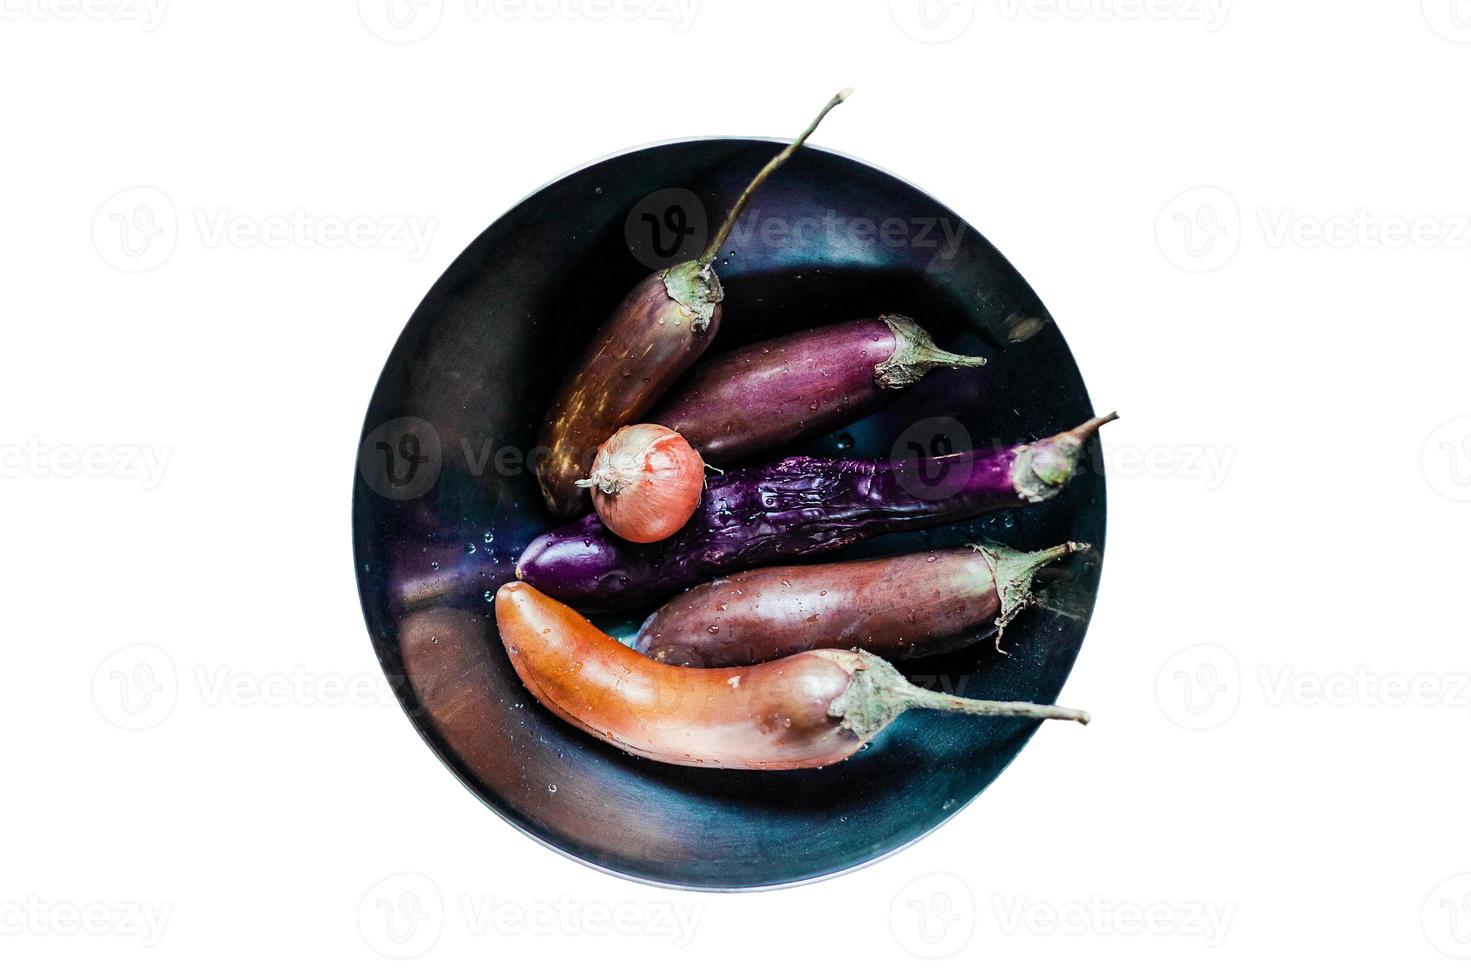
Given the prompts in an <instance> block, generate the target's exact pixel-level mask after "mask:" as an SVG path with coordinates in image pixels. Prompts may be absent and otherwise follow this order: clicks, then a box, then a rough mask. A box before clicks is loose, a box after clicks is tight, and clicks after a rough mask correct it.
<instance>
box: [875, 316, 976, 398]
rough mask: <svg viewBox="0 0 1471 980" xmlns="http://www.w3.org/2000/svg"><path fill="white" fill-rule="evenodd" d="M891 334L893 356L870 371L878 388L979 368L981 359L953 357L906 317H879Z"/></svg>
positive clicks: (907, 383)
mask: <svg viewBox="0 0 1471 980" xmlns="http://www.w3.org/2000/svg"><path fill="white" fill-rule="evenodd" d="M879 319H880V320H882V321H884V324H885V325H886V326H887V327H888V328H889V329H890V330H892V331H893V332H894V353H892V354H890V355H889V359H888V360H886V361H884V363H882V364H880V365H878V366H877V367H875V368H874V369H873V380H874V383H875V384H877V385H878V386H879V387H880V388H890V389H897V388H905V387H908V386H909V385H912V384H914V383H915V382H916V381H918V380H919V379H920V378H923V377H924V376H925V375H926V374H929V373H930V371H932V370H934V369H935V368H938V367H947V368H963V367H982V366H984V365H985V363H986V359H985V358H984V357H972V356H969V355H965V354H952V353H950V352H949V351H947V350H942V349H941V348H940V346H939V345H938V344H936V343H935V338H933V337H931V336H930V334H929V331H927V330H925V329H924V328H923V327H921V326H920V325H919V324H917V323H915V322H914V321H913V320H911V319H910V318H909V317H907V316H903V315H901V314H898V313H885V314H884V315H882V316H880V317H879Z"/></svg>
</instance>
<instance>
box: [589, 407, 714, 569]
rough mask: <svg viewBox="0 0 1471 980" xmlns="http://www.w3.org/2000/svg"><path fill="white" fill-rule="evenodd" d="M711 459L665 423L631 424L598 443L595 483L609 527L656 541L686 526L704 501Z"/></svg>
mask: <svg viewBox="0 0 1471 980" xmlns="http://www.w3.org/2000/svg"><path fill="white" fill-rule="evenodd" d="M704 483H705V464H704V462H703V461H701V459H700V454H699V453H697V452H695V451H694V449H693V448H691V446H690V444H689V442H687V441H686V440H685V438H684V436H682V435H680V434H679V433H678V432H675V431H674V430H672V429H666V428H665V427H664V426H662V425H652V424H649V423H643V424H640V425H630V426H625V427H624V428H622V429H619V430H618V431H617V432H615V433H613V435H612V437H611V438H610V439H609V440H608V441H607V442H605V443H603V444H602V446H600V447H599V448H598V455H597V458H596V459H594V460H593V467H592V473H591V474H589V476H588V478H587V479H586V480H579V481H577V485H578V486H587V487H591V488H592V502H593V508H594V509H595V510H597V512H598V517H599V518H600V519H601V520H602V522H603V526H604V527H606V528H607V529H608V530H610V531H612V532H613V533H614V534H616V535H618V536H619V537H620V538H622V539H623V540H625V541H632V542H634V543H636V544H652V543H653V542H655V541H663V540H664V539H665V538H667V537H669V536H670V535H671V534H673V533H674V532H675V531H678V530H679V529H680V528H682V527H684V525H685V523H686V522H687V521H689V519H690V515H691V514H693V513H694V512H695V508H696V507H698V506H699V505H700V490H701V488H702V487H703V486H704Z"/></svg>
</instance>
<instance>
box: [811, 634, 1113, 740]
mask: <svg viewBox="0 0 1471 980" xmlns="http://www.w3.org/2000/svg"><path fill="white" fill-rule="evenodd" d="M810 652H811V653H812V654H814V655H816V656H819V657H822V658H823V659H824V660H829V661H831V662H833V663H835V664H837V665H838V666H840V667H842V668H843V669H844V670H846V671H847V672H848V675H849V677H851V678H852V680H851V682H850V683H849V684H848V688H847V690H845V691H844V692H843V693H842V694H840V695H838V697H836V698H834V699H833V702H832V704H830V705H828V709H827V713H828V716H829V717H831V718H837V719H840V720H841V721H842V724H843V727H845V728H846V729H848V731H850V732H852V733H853V735H854V737H856V738H857V739H858V740H859V741H860V742H862V743H863V744H865V745H866V744H868V743H869V742H871V741H873V740H874V738H875V737H877V735H878V734H879V732H881V731H883V730H884V729H885V728H887V727H888V726H889V724H890V723H891V722H892V721H893V720H894V719H895V718H898V717H899V716H900V715H902V714H903V713H904V712H906V711H908V710H909V709H910V708H928V709H930V710H933V711H948V712H952V713H959V714H967V715H986V716H990V717H1000V718H1035V719H1042V720H1046V719H1055V720H1059V721H1076V722H1078V723H1079V724H1082V725H1086V724H1088V722H1089V721H1090V720H1091V719H1090V718H1089V716H1088V712H1086V711H1080V710H1078V709H1076V708H1059V707H1058V706H1057V705H1055V704H1033V703H1031V702H1029V701H980V700H976V699H973V698H962V697H956V696H955V695H952V694H940V693H938V692H935V691H927V690H925V689H924V688H922V687H916V686H915V685H914V684H911V683H910V682H909V681H908V680H907V679H905V677H904V675H903V674H901V673H899V671H898V670H897V669H895V667H894V665H893V664H891V663H889V662H888V661H887V660H884V659H883V658H881V657H876V656H874V655H873V654H871V653H868V652H867V651H864V650H813V651H810Z"/></svg>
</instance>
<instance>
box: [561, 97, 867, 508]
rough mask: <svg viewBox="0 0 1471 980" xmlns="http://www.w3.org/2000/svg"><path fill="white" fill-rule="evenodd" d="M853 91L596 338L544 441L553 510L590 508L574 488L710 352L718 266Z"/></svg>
mask: <svg viewBox="0 0 1471 980" xmlns="http://www.w3.org/2000/svg"><path fill="white" fill-rule="evenodd" d="M851 91H852V90H851V89H844V90H843V91H842V92H839V93H838V94H837V95H835V96H834V97H833V98H832V100H831V101H829V102H828V104H827V105H826V106H824V107H823V110H822V112H820V113H818V115H817V118H816V119H814V120H813V121H812V123H811V125H809V126H808V127H807V129H806V131H804V132H803V133H802V135H800V136H798V137H797V139H796V140H795V141H793V142H792V143H791V144H790V145H789V146H787V147H786V148H785V149H783V150H782V151H781V152H780V153H778V154H777V155H776V156H775V157H773V158H772V159H771V161H770V162H769V163H767V164H766V166H764V167H762V168H761V170H760V172H759V173H757V174H756V176H755V177H754V178H752V180H751V183H750V184H749V185H747V187H746V189H745V190H744V191H743V192H742V193H741V196H740V197H739V198H737V199H736V203H735V204H734V205H733V206H732V207H731V209H730V212H729V214H727V215H726V218H725V222H724V224H722V225H721V227H720V230H719V231H718V232H716V234H715V237H714V238H712V239H711V240H710V244H709V245H708V246H707V247H706V249H705V252H704V254H703V255H701V256H700V257H699V258H698V259H695V260H694V261H692V262H681V263H680V264H678V265H676V266H673V267H671V268H668V269H664V270H662V271H660V272H656V273H654V274H653V275H651V276H648V277H647V278H645V279H644V280H643V281H642V282H640V283H639V284H638V285H637V286H635V287H634V288H633V291H632V292H631V293H629V294H628V296H627V298H625V299H624V300H623V302H622V304H620V305H619V307H618V308H617V309H616V310H614V311H613V315H612V316H610V317H609V318H608V319H607V321H606V322H604V324H603V325H602V327H601V328H599V330H598V332H597V333H596V334H595V335H594V336H593V338H592V342H591V343H590V344H588V346H587V349H586V350H585V351H584V353H583V355H582V357H581V359H580V360H579V361H578V362H577V363H576V365H575V366H574V367H573V369H572V371H571V373H570V374H568V375H567V377H566V379H565V380H564V381H563V382H562V386H561V388H560V389H559V390H558V391H557V394H556V397H555V398H553V399H552V404H551V408H550V409H548V410H547V415H546V420H545V421H544V422H543V423H542V428H541V435H540V437H539V439H538V442H539V444H540V446H541V447H542V449H543V451H542V452H541V453H538V454H537V455H538V459H537V463H536V476H537V479H538V480H539V481H540V483H541V492H542V496H543V497H545V498H546V502H547V506H548V507H550V508H551V509H552V511H553V512H554V513H556V514H557V515H559V516H561V517H571V516H572V515H574V514H576V513H578V512H579V511H581V510H583V509H584V508H585V507H586V506H587V503H588V498H587V492H586V490H584V489H583V488H582V487H579V486H578V485H577V481H578V480H580V479H582V478H583V477H585V476H587V471H588V467H589V466H590V465H591V464H592V460H593V455H594V453H596V452H597V448H598V446H600V445H602V444H603V443H604V442H605V441H606V440H607V439H608V437H609V436H611V435H612V434H613V433H614V432H616V431H618V430H619V429H621V428H623V427H624V426H625V425H629V424H631V423H634V422H640V421H643V416H644V415H646V414H647V413H648V411H649V410H650V409H651V408H653V407H654V405H655V403H657V402H658V400H659V399H660V398H661V397H662V396H663V395H664V393H665V392H666V391H668V390H669V386H670V385H672V384H673V383H674V382H675V381H676V380H677V379H678V378H679V376H680V375H681V374H683V373H684V372H685V371H686V370H687V369H688V368H689V367H690V366H691V365H692V364H694V363H695V361H696V359H698V358H699V356H700V355H701V354H703V353H704V352H705V349H706V348H707V347H709V346H710V342H711V341H712V340H714V339H715V332H716V331H717V330H718V329H719V328H720V311H721V305H720V304H721V301H722V300H723V299H724V298H725V293H724V291H723V289H722V287H721V285H720V277H719V276H717V275H716V274H715V268H714V263H715V258H716V256H717V255H718V254H719V253H720V249H721V247H722V246H723V245H724V244H725V239H726V238H727V237H728V236H729V235H730V232H731V229H732V228H734V227H735V220H736V218H737V217H738V216H739V215H740V213H741V211H742V210H743V209H744V208H745V206H746V202H747V201H748V200H750V197H751V195H752V193H754V192H755V190H756V189H757V188H758V187H760V186H761V184H762V183H764V182H765V180H766V178H767V177H769V176H770V175H771V173H772V171H774V170H776V168H777V167H780V166H781V165H782V164H783V163H785V162H786V161H787V159H788V158H789V157H790V156H791V155H792V154H793V153H795V152H796V150H797V147H799V146H801V145H802V144H803V143H804V142H805V141H806V140H807V137H808V136H810V135H812V132H813V130H815V129H816V128H817V124H818V123H820V122H822V119H823V117H824V116H826V115H827V114H828V112H829V111H831V110H832V108H833V107H834V106H836V105H837V104H838V103H839V102H842V101H843V100H844V99H845V98H847V97H848V95H849V93H850V92H851Z"/></svg>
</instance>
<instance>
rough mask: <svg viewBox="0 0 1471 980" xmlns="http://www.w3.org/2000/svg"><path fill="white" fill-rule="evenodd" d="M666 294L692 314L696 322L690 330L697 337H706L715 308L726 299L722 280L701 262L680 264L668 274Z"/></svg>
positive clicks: (665, 277) (668, 271)
mask: <svg viewBox="0 0 1471 980" xmlns="http://www.w3.org/2000/svg"><path fill="white" fill-rule="evenodd" d="M664 291H665V292H666V293H668V294H669V298H670V299H672V300H674V301H675V302H676V303H678V304H679V305H680V306H682V307H684V308H685V309H686V310H687V311H689V315H690V317H691V319H692V320H693V323H692V324H691V326H690V329H691V330H693V331H694V332H695V333H703V332H704V331H706V330H708V329H709V328H710V321H711V320H712V319H713V318H714V316H715V307H716V306H718V305H719V304H720V301H721V300H723V299H725V290H724V288H722V287H721V285H720V277H719V276H717V275H716V274H715V270H714V269H713V268H712V267H711V266H708V265H703V264H701V263H699V262H681V263H679V265H676V266H672V267H671V268H669V269H667V270H665V272H664Z"/></svg>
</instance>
